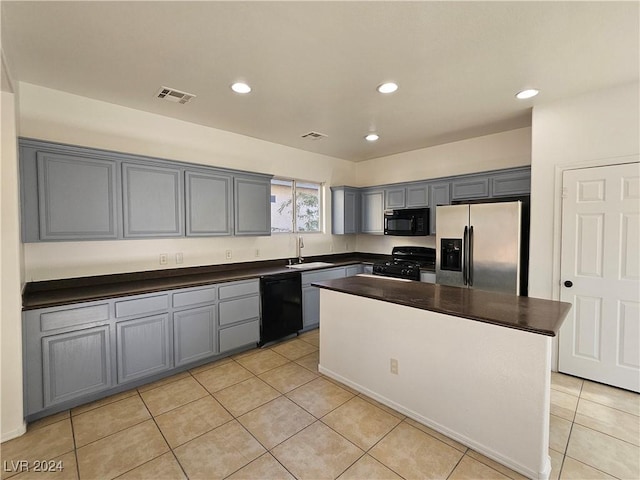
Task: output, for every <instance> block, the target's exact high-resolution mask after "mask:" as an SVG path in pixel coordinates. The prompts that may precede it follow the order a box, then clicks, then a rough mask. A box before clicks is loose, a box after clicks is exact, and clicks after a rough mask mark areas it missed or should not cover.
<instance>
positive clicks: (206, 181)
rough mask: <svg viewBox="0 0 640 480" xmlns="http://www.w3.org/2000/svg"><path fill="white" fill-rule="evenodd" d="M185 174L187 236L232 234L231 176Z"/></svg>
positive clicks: (203, 173)
mask: <svg viewBox="0 0 640 480" xmlns="http://www.w3.org/2000/svg"><path fill="white" fill-rule="evenodd" d="M184 175H185V207H186V233H187V236H190V237H203V236H207V237H210V236H220V235H231V234H232V233H233V232H232V230H233V229H232V221H233V195H232V188H233V179H232V177H231V176H228V175H222V174H219V175H218V174H213V173H206V172H196V171H189V170H187V171H186V172H185V174H184Z"/></svg>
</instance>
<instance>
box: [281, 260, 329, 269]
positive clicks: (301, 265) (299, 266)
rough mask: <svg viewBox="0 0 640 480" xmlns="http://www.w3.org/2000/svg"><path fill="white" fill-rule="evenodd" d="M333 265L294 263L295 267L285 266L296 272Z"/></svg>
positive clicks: (325, 263) (324, 263)
mask: <svg viewBox="0 0 640 480" xmlns="http://www.w3.org/2000/svg"><path fill="white" fill-rule="evenodd" d="M331 266H333V263H327V262H309V263H296V264H295V265H287V268H295V269H296V270H306V269H310V268H320V267H331Z"/></svg>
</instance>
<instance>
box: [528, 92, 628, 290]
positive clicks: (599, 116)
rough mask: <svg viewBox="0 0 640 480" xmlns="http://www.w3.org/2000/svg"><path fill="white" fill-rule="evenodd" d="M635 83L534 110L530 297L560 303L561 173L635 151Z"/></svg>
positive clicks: (608, 161) (610, 161)
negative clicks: (558, 301) (570, 168)
mask: <svg viewBox="0 0 640 480" xmlns="http://www.w3.org/2000/svg"><path fill="white" fill-rule="evenodd" d="M639 92H640V85H639V84H638V83H633V84H629V85H623V86H619V87H616V88H611V89H606V90H600V91H596V92H592V93H589V94H586V95H581V96H577V97H575V98H569V99H565V100H562V101H559V102H554V103H550V104H546V105H545V104H542V105H538V106H536V107H534V109H533V117H532V158H531V253H530V264H531V265H535V268H532V269H531V270H530V273H529V295H530V296H532V297H540V298H550V299H556V300H557V299H559V268H560V225H561V224H560V220H561V219H560V207H561V202H560V196H561V193H562V188H561V187H562V182H561V180H562V169H563V168H569V167H572V166H575V167H579V166H586V165H591V166H594V165H606V164H614V163H620V162H621V161H622V160H624V159H623V158H622V157H625V156H630V155H637V154H638V153H639V152H640V108H639V107H640V93H639Z"/></svg>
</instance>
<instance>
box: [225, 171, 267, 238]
mask: <svg viewBox="0 0 640 480" xmlns="http://www.w3.org/2000/svg"><path fill="white" fill-rule="evenodd" d="M233 195H234V205H233V206H234V220H235V235H271V177H270V176H258V175H255V176H253V175H252V176H246V177H235V178H234V193H233Z"/></svg>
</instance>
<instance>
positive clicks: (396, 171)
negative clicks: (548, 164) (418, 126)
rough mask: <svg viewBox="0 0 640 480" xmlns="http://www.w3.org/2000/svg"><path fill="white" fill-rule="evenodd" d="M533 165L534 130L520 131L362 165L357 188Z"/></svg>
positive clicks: (411, 152) (414, 151)
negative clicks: (532, 139) (532, 142)
mask: <svg viewBox="0 0 640 480" xmlns="http://www.w3.org/2000/svg"><path fill="white" fill-rule="evenodd" d="M530 163H531V128H529V127H527V128H518V129H516V130H509V131H507V132H501V133H496V134H493V135H485V136H482V137H475V138H469V139H467V140H461V141H459V142H452V143H446V144H443V145H436V146H434V147H429V148H422V149H420V150H413V151H410V152H404V153H398V154H396V155H389V156H386V157H380V158H375V159H373V160H368V161H365V162H359V163H358V164H357V166H356V181H357V185H356V186H360V187H364V186H370V185H382V184H385V183H397V182H408V181H413V180H423V179H429V178H439V177H447V176H450V175H462V174H465V173H476V172H483V171H487V170H499V169H501V168H510V167H522V166H526V165H529V164H530Z"/></svg>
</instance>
